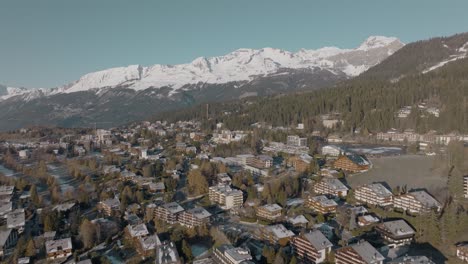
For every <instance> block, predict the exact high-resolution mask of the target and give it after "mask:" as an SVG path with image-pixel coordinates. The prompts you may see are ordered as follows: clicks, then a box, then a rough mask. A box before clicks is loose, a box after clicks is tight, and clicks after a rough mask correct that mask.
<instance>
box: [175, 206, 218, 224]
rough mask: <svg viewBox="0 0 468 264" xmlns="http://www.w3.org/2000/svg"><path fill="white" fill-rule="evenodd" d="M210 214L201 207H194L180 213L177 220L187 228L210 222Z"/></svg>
mask: <svg viewBox="0 0 468 264" xmlns="http://www.w3.org/2000/svg"><path fill="white" fill-rule="evenodd" d="M210 217H211V214H210V213H209V212H208V211H206V210H205V209H204V208H202V207H196V208H193V209H190V210H187V211H183V212H182V213H180V215H179V217H178V221H179V223H180V224H181V225H184V226H187V227H189V228H193V227H197V226H202V225H206V224H209V223H210Z"/></svg>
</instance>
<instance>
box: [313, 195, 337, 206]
mask: <svg viewBox="0 0 468 264" xmlns="http://www.w3.org/2000/svg"><path fill="white" fill-rule="evenodd" d="M310 199H311V200H312V201H315V202H318V203H320V205H321V206H337V205H338V204H337V203H336V202H335V201H334V200H332V199H328V198H327V197H326V196H325V195H319V196H314V197H311V198H310Z"/></svg>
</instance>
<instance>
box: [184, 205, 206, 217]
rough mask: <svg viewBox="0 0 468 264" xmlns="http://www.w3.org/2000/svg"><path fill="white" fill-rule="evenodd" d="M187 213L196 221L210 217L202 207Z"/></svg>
mask: <svg viewBox="0 0 468 264" xmlns="http://www.w3.org/2000/svg"><path fill="white" fill-rule="evenodd" d="M187 212H188V213H190V214H192V215H193V216H194V217H196V218H198V219H204V218H208V217H210V216H211V214H210V213H209V212H208V211H207V210H205V208H203V207H196V208H193V209H190V210H188V211H187Z"/></svg>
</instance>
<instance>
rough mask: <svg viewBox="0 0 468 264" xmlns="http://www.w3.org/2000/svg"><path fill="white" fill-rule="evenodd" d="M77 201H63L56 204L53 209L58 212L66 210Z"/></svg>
mask: <svg viewBox="0 0 468 264" xmlns="http://www.w3.org/2000/svg"><path fill="white" fill-rule="evenodd" d="M75 204H76V203H75V202H70V203H63V204H58V205H56V206H54V208H53V210H54V211H58V212H66V211H68V210H70V209H72V208H73V206H75Z"/></svg>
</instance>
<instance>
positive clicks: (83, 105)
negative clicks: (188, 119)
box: [0, 36, 404, 130]
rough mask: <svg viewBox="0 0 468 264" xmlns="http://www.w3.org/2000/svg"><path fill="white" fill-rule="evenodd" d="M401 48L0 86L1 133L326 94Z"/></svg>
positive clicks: (243, 58) (199, 62)
mask: <svg viewBox="0 0 468 264" xmlns="http://www.w3.org/2000/svg"><path fill="white" fill-rule="evenodd" d="M403 46H404V45H403V44H402V43H401V42H400V41H399V40H398V39H396V38H389V37H380V36H377V37H369V38H368V39H367V40H366V41H364V42H363V43H362V44H361V45H360V46H359V47H357V48H355V49H340V48H337V47H325V48H321V49H317V50H307V49H301V50H299V51H297V52H290V51H285V50H280V49H274V48H263V49H258V50H256V49H238V50H236V51H233V52H231V53H229V54H226V55H224V56H218V57H212V58H204V57H200V58H196V59H195V60H193V61H192V62H190V63H187V64H179V65H160V64H156V65H153V66H148V67H146V66H141V65H131V66H127V67H118V68H112V69H107V70H103V71H98V72H93V73H89V74H86V75H84V76H82V77H81V78H80V79H78V80H77V81H75V82H72V83H69V84H66V85H63V86H60V87H55V88H48V89H44V88H41V89H26V88H11V87H6V86H0V129H2V130H4V129H11V128H17V127H22V126H27V125H29V124H31V122H37V123H40V124H43V125H48V124H49V125H60V126H87V125H89V124H92V123H93V122H99V121H103V122H106V124H108V125H118V124H122V123H126V122H130V121H134V120H138V119H142V118H147V117H149V116H151V115H154V114H156V113H159V112H161V111H168V110H175V109H178V108H181V107H185V106H190V105H194V104H199V103H203V102H218V101H225V100H233V99H239V98H244V97H252V96H266V95H272V94H277V93H289V92H294V91H299V90H313V89H319V88H323V87H329V86H332V85H334V84H336V83H337V82H339V81H343V80H346V79H348V78H351V77H354V76H357V75H359V74H361V73H362V72H364V71H366V70H367V69H369V68H370V67H372V66H374V65H376V64H378V63H380V62H381V61H383V60H385V59H386V58H387V57H389V56H390V55H392V54H393V53H395V52H396V51H398V50H399V49H400V48H401V47H403Z"/></svg>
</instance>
